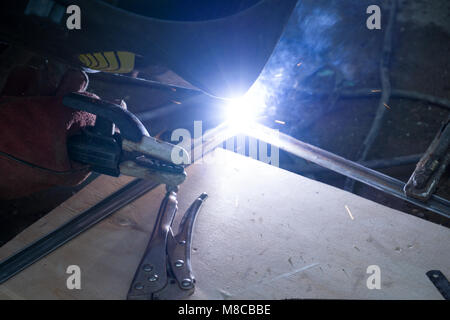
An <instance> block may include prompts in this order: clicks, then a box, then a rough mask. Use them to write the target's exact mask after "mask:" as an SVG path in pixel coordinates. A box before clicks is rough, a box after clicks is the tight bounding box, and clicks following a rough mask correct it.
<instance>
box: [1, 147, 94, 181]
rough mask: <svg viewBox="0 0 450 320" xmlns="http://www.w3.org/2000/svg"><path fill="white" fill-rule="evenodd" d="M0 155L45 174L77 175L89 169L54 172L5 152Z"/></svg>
mask: <svg viewBox="0 0 450 320" xmlns="http://www.w3.org/2000/svg"><path fill="white" fill-rule="evenodd" d="M0 155H1V156H3V157H5V158H8V159H10V160H13V161H15V162H18V163H20V164H23V165H25V166H28V167H31V168H33V169H38V170H42V171H45V172H47V173H51V174H58V175H68V174H73V173H78V172H81V171H84V170H86V169H88V168H89V166H83V167H80V168H78V169H73V170H66V171H59V170H54V169H50V168H45V167H41V166H39V165H37V164H34V163H32V162H29V161H26V160H24V159H21V158H18V157H16V156H13V155H12V154H9V153H7V152H3V151H0Z"/></svg>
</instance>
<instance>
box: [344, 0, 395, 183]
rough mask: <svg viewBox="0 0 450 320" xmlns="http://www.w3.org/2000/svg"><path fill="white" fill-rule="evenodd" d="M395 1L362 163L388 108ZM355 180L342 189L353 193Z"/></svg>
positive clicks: (384, 41) (360, 159) (349, 181)
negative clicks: (379, 85)
mask: <svg viewBox="0 0 450 320" xmlns="http://www.w3.org/2000/svg"><path fill="white" fill-rule="evenodd" d="M397 5H398V3H397V0H391V1H390V6H391V7H390V10H389V21H388V25H387V27H386V31H385V34H384V40H383V50H382V52H381V62H380V78H381V98H380V100H379V102H378V109H377V112H376V114H375V118H374V119H373V122H372V125H371V127H370V129H369V132H368V133H367V135H366V137H365V139H364V142H363V144H362V146H361V148H360V149H359V150H358V152H357V157H356V159H357V161H364V160H366V158H367V155H368V154H369V151H370V149H371V148H372V146H373V144H374V142H375V140H376V138H377V137H378V133H379V131H380V128H381V126H382V123H383V119H384V117H385V114H386V110H387V109H386V108H388V103H389V99H390V98H391V92H392V88H391V80H390V70H389V64H390V61H391V55H392V38H393V33H394V32H393V30H394V24H395V18H396V16H397ZM355 182H356V181H355V180H353V179H348V178H347V179H346V180H345V184H344V189H345V190H346V191H349V192H353V191H354V188H355Z"/></svg>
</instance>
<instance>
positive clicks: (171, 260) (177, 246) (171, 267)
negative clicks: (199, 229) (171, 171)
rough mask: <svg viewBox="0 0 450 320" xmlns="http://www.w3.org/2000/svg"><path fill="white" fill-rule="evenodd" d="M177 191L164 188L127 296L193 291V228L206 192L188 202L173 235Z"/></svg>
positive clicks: (166, 295)
mask: <svg viewBox="0 0 450 320" xmlns="http://www.w3.org/2000/svg"><path fill="white" fill-rule="evenodd" d="M176 192H177V190H176V188H170V187H168V188H167V193H166V195H165V197H164V199H163V201H162V203H161V207H160V208H159V212H158V216H157V220H156V223H155V226H154V228H153V232H152V235H151V237H150V241H149V243H148V246H147V249H146V251H145V253H144V256H143V257H142V260H141V262H140V264H139V267H138V269H137V271H136V273H135V275H134V279H133V281H132V283H131V286H130V289H129V292H128V296H127V299H129V300H150V299H151V300H165V299H183V298H186V297H188V296H190V295H192V294H193V293H194V290H195V278H194V274H193V273H192V266H191V242H192V231H193V227H194V222H195V218H196V216H197V213H198V212H199V211H200V208H201V206H202V204H203V202H204V201H205V199H206V198H207V194H206V193H202V194H201V195H200V196H199V197H198V198H197V199H196V200H195V201H194V202H193V203H192V204H191V206H190V207H189V209H188V210H187V211H186V213H185V214H184V216H183V218H182V219H181V222H180V225H179V227H178V233H177V234H176V235H174V234H173V230H172V223H173V220H174V217H175V214H176V212H177V210H178V207H177V203H178V202H177V198H176Z"/></svg>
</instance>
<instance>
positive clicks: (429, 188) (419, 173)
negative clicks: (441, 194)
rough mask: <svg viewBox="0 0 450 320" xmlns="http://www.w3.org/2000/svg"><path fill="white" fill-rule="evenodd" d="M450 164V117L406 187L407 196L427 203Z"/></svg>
mask: <svg viewBox="0 0 450 320" xmlns="http://www.w3.org/2000/svg"><path fill="white" fill-rule="evenodd" d="M449 164H450V117H449V118H448V119H447V121H445V122H444V123H443V125H442V126H441V128H440V129H439V132H438V133H437V135H436V137H435V138H434V140H433V141H432V142H431V144H430V146H429V147H428V149H427V151H426V152H425V154H424V155H423V156H422V158H421V159H420V161H419V162H418V163H417V166H416V169H415V170H414V172H413V174H412V175H411V177H410V178H409V180H408V182H407V183H406V185H405V188H404V191H405V194H406V195H407V196H410V197H413V198H416V199H419V200H421V201H427V200H428V199H430V197H431V196H432V194H433V192H434V191H435V190H436V188H437V186H438V184H439V180H440V179H441V177H442V175H443V174H444V173H445V171H446V170H447V167H448V165H449Z"/></svg>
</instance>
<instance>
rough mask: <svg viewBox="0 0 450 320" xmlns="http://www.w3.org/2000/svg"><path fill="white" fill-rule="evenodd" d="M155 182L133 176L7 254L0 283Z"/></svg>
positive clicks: (146, 190) (127, 202) (0, 269)
mask: <svg viewBox="0 0 450 320" xmlns="http://www.w3.org/2000/svg"><path fill="white" fill-rule="evenodd" d="M157 186H158V184H157V183H156V182H153V181H150V180H139V179H136V180H133V181H132V182H130V183H129V184H127V185H126V186H125V187H123V188H122V189H120V190H118V191H116V192H114V193H113V194H111V195H110V196H108V197H107V198H105V199H103V200H102V201H100V202H99V203H97V204H96V205H95V206H93V207H92V208H89V209H88V210H86V211H84V212H83V213H81V214H79V215H78V216H76V217H75V218H73V219H72V220H70V221H68V222H66V223H65V224H63V225H62V226H61V227H59V228H58V229H56V230H54V231H52V232H50V233H49V234H47V235H46V236H44V237H42V238H40V239H39V240H37V241H36V242H34V243H32V244H30V245H29V246H27V247H25V248H24V249H22V250H20V251H19V252H17V253H15V254H14V255H12V256H10V257H9V258H6V259H5V260H3V261H2V262H1V263H0V284H2V283H3V282H5V281H6V280H8V279H9V278H11V277H12V276H14V275H15V274H17V273H19V272H20V271H22V270H23V269H25V268H27V267H28V266H30V265H31V264H33V263H34V262H36V261H38V260H39V259H41V258H43V257H44V256H46V255H47V254H49V253H50V252H52V251H54V250H56V249H57V248H59V247H60V246H62V245H63V244H65V243H66V242H68V241H70V240H72V239H73V238H75V237H76V236H78V235H79V234H80V233H82V232H83V231H85V230H87V229H89V228H91V227H92V226H94V225H95V224H97V223H98V222H100V221H102V220H103V219H105V218H106V217H108V216H110V215H111V214H113V213H114V212H116V211H117V210H119V209H120V208H123V207H124V206H126V205H127V204H129V203H130V202H132V201H134V200H136V199H137V198H139V197H140V196H142V195H144V194H145V193H147V192H148V191H150V190H152V189H154V188H155V187H157Z"/></svg>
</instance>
